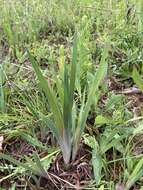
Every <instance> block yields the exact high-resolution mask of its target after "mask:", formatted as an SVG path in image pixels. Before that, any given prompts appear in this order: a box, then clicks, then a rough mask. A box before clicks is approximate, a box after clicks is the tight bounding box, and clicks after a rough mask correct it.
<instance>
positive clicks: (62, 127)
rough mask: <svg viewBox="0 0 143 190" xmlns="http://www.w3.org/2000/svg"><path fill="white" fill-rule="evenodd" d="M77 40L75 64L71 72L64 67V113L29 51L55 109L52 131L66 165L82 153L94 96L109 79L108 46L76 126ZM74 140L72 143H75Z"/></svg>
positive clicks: (82, 105) (41, 83)
mask: <svg viewBox="0 0 143 190" xmlns="http://www.w3.org/2000/svg"><path fill="white" fill-rule="evenodd" d="M77 53H78V51H77V37H76V36H75V39H74V45H73V52H72V61H71V69H70V72H69V73H68V69H67V65H66V64H65V65H64V81H63V87H62V88H63V91H64V100H63V101H62V100H61V102H63V105H62V106H63V108H62V111H61V110H60V107H62V106H59V103H58V98H56V94H55V93H54V92H53V90H52V88H51V87H50V85H49V84H48V83H47V81H46V80H45V78H44V76H43V75H42V73H41V71H40V69H39V67H38V64H37V62H36V61H35V60H34V58H33V56H32V55H31V54H30V53H29V52H28V56H29V59H30V62H31V64H32V66H33V68H34V70H35V73H36V76H37V78H38V80H39V82H40V86H41V88H42V89H43V91H44V93H45V95H46V97H47V99H48V103H49V106H50V108H51V111H52V114H53V118H54V121H55V125H54V126H53V128H51V130H52V131H53V133H54V135H55V136H56V138H57V141H58V143H59V144H60V147H61V150H62V152H63V157H64V160H65V162H66V163H68V162H69V161H70V157H71V154H72V159H73V160H74V159H75V156H76V152H77V150H78V146H79V142H80V138H81V135H82V132H83V131H84V127H85V123H86V119H87V116H88V113H89V111H90V107H91V104H92V103H93V102H92V98H91V97H93V96H94V94H95V93H96V92H97V91H98V87H99V85H100V83H101V81H102V80H103V78H104V77H105V75H106V73H107V60H106V59H107V55H108V49H107V47H105V49H104V51H103V55H102V58H101V63H100V65H99V68H98V70H97V73H96V75H95V77H94V81H93V84H92V86H91V88H90V90H89V94H88V97H87V101H86V103H85V94H83V100H82V104H81V109H80V111H79V118H78V121H77V124H76V125H75V126H74V128H73V125H72V122H74V123H76V120H77V118H73V116H72V108H73V104H74V90H75V81H76V67H77V66H76V65H77V55H78V54H77ZM71 139H72V140H71Z"/></svg>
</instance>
